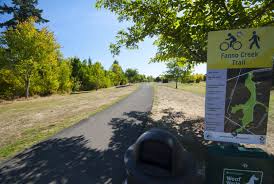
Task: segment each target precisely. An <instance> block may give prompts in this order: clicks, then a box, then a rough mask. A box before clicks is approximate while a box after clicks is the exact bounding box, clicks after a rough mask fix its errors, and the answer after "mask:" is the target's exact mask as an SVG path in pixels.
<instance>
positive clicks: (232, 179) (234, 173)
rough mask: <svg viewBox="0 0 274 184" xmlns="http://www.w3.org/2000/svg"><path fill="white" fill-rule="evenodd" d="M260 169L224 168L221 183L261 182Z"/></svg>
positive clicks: (261, 174)
mask: <svg viewBox="0 0 274 184" xmlns="http://www.w3.org/2000/svg"><path fill="white" fill-rule="evenodd" d="M262 181H263V172H262V171H250V170H238V169H224V172H223V184H261V183H262Z"/></svg>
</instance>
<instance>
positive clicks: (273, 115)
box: [160, 82, 274, 123]
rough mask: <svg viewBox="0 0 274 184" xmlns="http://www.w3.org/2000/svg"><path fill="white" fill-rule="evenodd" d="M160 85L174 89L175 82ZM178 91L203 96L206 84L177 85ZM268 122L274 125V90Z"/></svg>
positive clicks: (273, 91)
mask: <svg viewBox="0 0 274 184" xmlns="http://www.w3.org/2000/svg"><path fill="white" fill-rule="evenodd" d="M160 85H163V86H168V87H171V88H175V82H170V83H166V84H163V83H161V84H160ZM178 89H181V90H185V91H189V92H192V93H194V94H198V95H202V96H205V93H206V83H205V82H200V83H191V84H182V83H178ZM269 120H270V121H271V123H274V90H272V91H271V96H270V103H269Z"/></svg>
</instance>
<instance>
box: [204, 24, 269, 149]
mask: <svg viewBox="0 0 274 184" xmlns="http://www.w3.org/2000/svg"><path fill="white" fill-rule="evenodd" d="M273 40H274V28H273V27H263V28H254V29H239V30H226V31H216V32H210V33H209V36H208V61H207V66H208V68H207V69H208V70H207V86H206V90H207V93H206V116H205V117H206V130H205V134H204V138H205V139H207V140H213V141H224V142H233V143H247V144H265V141H266V132H267V118H268V105H269V97H270V90H271V85H272V80H271V79H272V66H273V61H272V59H273V55H274V41H273Z"/></svg>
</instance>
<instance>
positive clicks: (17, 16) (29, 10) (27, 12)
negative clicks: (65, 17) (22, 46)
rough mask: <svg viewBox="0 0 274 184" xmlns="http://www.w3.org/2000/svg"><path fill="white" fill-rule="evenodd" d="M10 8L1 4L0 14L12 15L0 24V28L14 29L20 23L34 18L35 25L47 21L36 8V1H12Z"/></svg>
mask: <svg viewBox="0 0 274 184" xmlns="http://www.w3.org/2000/svg"><path fill="white" fill-rule="evenodd" d="M11 4H12V6H8V5H7V4H5V3H4V4H3V5H1V6H0V14H12V18H11V19H10V20H7V21H5V22H1V23H0V27H1V28H2V27H7V28H8V27H13V28H15V27H16V26H17V25H18V24H19V23H20V22H25V21H27V20H28V19H29V18H31V17H32V18H34V19H35V22H36V23H45V22H48V20H46V19H44V18H42V12H43V10H40V9H38V8H37V5H38V0H12V3H11Z"/></svg>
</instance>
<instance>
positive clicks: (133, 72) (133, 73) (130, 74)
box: [125, 68, 139, 83]
mask: <svg viewBox="0 0 274 184" xmlns="http://www.w3.org/2000/svg"><path fill="white" fill-rule="evenodd" d="M125 75H126V77H127V78H128V81H129V82H130V83H135V82H137V80H138V75H139V73H138V70H137V69H132V68H128V69H127V70H126V72H125Z"/></svg>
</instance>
